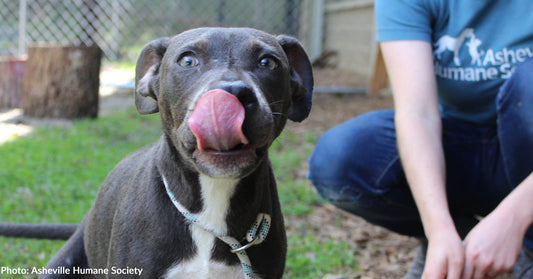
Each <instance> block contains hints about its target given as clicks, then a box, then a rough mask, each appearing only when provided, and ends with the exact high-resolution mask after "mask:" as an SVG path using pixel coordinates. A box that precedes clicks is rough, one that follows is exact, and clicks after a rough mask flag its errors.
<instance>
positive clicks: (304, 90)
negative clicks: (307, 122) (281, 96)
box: [277, 35, 313, 122]
mask: <svg viewBox="0 0 533 279" xmlns="http://www.w3.org/2000/svg"><path fill="white" fill-rule="evenodd" d="M277 39H278V42H279V44H280V45H281V47H282V48H283V50H284V51H285V54H287V58H289V64H290V67H291V70H290V71H291V90H292V106H291V108H290V110H289V119H290V120H292V121H296V122H301V121H303V120H304V119H306V118H307V116H308V115H309V112H310V111H311V105H312V98H313V68H312V67H311V62H310V61H309V58H308V57H307V54H306V53H305V50H304V48H303V47H302V45H301V44H300V43H299V42H298V40H297V39H295V38H293V37H290V36H287V35H279V36H278V37H277Z"/></svg>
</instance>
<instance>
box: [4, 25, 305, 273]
mask: <svg viewBox="0 0 533 279" xmlns="http://www.w3.org/2000/svg"><path fill="white" fill-rule="evenodd" d="M135 82H136V88H135V103H136V106H137V109H138V111H139V112H140V113H141V114H150V113H156V112H159V113H160V115H161V121H162V124H163V125H162V126H163V136H162V137H161V139H160V140H159V141H158V142H157V143H156V144H154V145H151V146H147V147H144V148H142V149H140V150H138V151H136V152H134V153H133V154H130V155H129V156H128V157H126V158H125V159H124V160H122V161H121V162H120V163H119V164H118V165H117V166H116V167H115V169H114V170H113V171H112V172H111V173H110V174H109V176H108V177H107V179H106V180H105V181H104V183H103V185H102V186H101V188H100V190H99V193H98V196H97V198H96V200H95V202H94V205H93V207H92V208H91V210H90V212H89V213H88V215H87V216H86V217H85V219H84V221H83V222H82V224H81V225H80V226H78V227H77V229H76V230H75V232H74V234H73V235H72V236H71V237H70V238H69V240H68V241H67V242H66V244H65V245H64V246H63V247H62V248H61V250H60V251H59V252H58V254H57V255H56V256H55V257H54V258H53V259H52V260H51V261H50V263H49V264H48V266H47V271H48V272H49V273H53V271H54V270H55V271H61V272H60V273H63V274H62V275H53V274H47V275H44V276H42V277H43V278H114V277H122V278H124V275H125V274H129V275H128V276H129V277H127V278H130V277H131V278H139V275H140V277H141V278H151V279H154V278H168V279H171V278H172V279H177V278H195V279H202V278H206V279H207V278H282V275H283V270H284V265H285V254H286V235H285V231H284V224H283V217H282V215H281V211H280V204H279V200H278V193H277V189H276V183H275V180H274V176H273V174H272V168H271V166H270V162H269V159H268V151H267V150H268V148H269V146H270V145H271V143H272V141H273V140H274V139H275V138H276V137H277V136H278V135H279V134H280V133H281V131H282V129H283V127H284V126H285V123H286V120H287V118H288V119H291V120H293V121H298V122H299V121H302V120H304V119H305V118H306V117H307V116H308V114H309V111H310V109H311V96H312V88H313V75H312V69H311V65H310V62H309V59H308V57H307V55H306V54H305V52H304V50H303V48H302V47H301V45H300V44H299V43H298V41H297V40H296V39H294V38H292V37H289V36H284V35H281V36H277V37H275V36H272V35H269V34H266V33H264V32H261V31H258V30H254V29H244V28H200V29H193V30H189V31H186V32H184V33H181V34H179V35H177V36H175V37H173V38H161V39H158V40H155V41H152V42H150V43H149V44H148V45H146V46H145V47H144V49H143V50H142V53H141V54H140V57H139V59H138V61H137V68H136V78H135ZM1 228H2V226H0V234H1ZM65 273H69V274H65ZM136 276H137V277H136Z"/></svg>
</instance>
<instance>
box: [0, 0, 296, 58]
mask: <svg viewBox="0 0 533 279" xmlns="http://www.w3.org/2000/svg"><path fill="white" fill-rule="evenodd" d="M303 2H305V0H247V1H242V0H173V1H168V0H0V55H1V56H4V55H21V54H24V53H25V51H26V47H27V46H28V45H29V44H33V43H43V42H44V43H61V44H73V45H93V44H97V45H98V46H99V47H100V48H101V49H102V50H103V51H104V54H105V57H106V58H107V59H109V60H117V59H121V58H125V59H132V58H133V59H134V57H129V56H133V55H136V54H137V53H134V52H136V51H137V50H138V49H139V48H140V46H142V45H144V44H145V43H146V42H148V41H150V40H152V39H155V38H157V37H161V36H168V35H173V34H177V33H179V32H181V31H183V30H186V29H189V28H192V27H199V26H247V27H254V28H258V29H263V30H265V31H267V32H272V33H286V34H291V35H294V36H298V35H299V33H301V32H302V31H301V30H302V26H301V23H302V14H304V13H303V12H302V9H303V7H304V6H305V5H303Z"/></svg>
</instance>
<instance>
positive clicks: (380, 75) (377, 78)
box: [368, 44, 388, 95]
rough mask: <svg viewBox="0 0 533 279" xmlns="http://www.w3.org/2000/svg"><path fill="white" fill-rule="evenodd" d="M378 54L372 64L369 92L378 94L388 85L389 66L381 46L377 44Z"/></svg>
mask: <svg viewBox="0 0 533 279" xmlns="http://www.w3.org/2000/svg"><path fill="white" fill-rule="evenodd" d="M375 51H376V55H375V59H374V63H373V65H372V73H371V76H370V80H369V82H368V94H370V95H378V94H379V93H380V92H381V90H383V89H386V88H387V87H388V76H387V68H386V67H385V61H383V54H382V53H381V48H380V47H379V45H377V44H376V50H375Z"/></svg>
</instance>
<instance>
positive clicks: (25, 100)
mask: <svg viewBox="0 0 533 279" xmlns="http://www.w3.org/2000/svg"><path fill="white" fill-rule="evenodd" d="M101 59H102V51H101V50H100V48H99V47H98V46H91V47H87V46H58V45H33V46H30V47H29V48H28V62H27V63H26V73H25V75H24V82H23V90H22V93H23V94H22V109H23V111H24V114H25V115H28V116H32V117H51V118H70V119H72V118H84V117H91V118H95V117H97V116H98V88H99V83H100V78H99V74H100V64H101Z"/></svg>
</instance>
